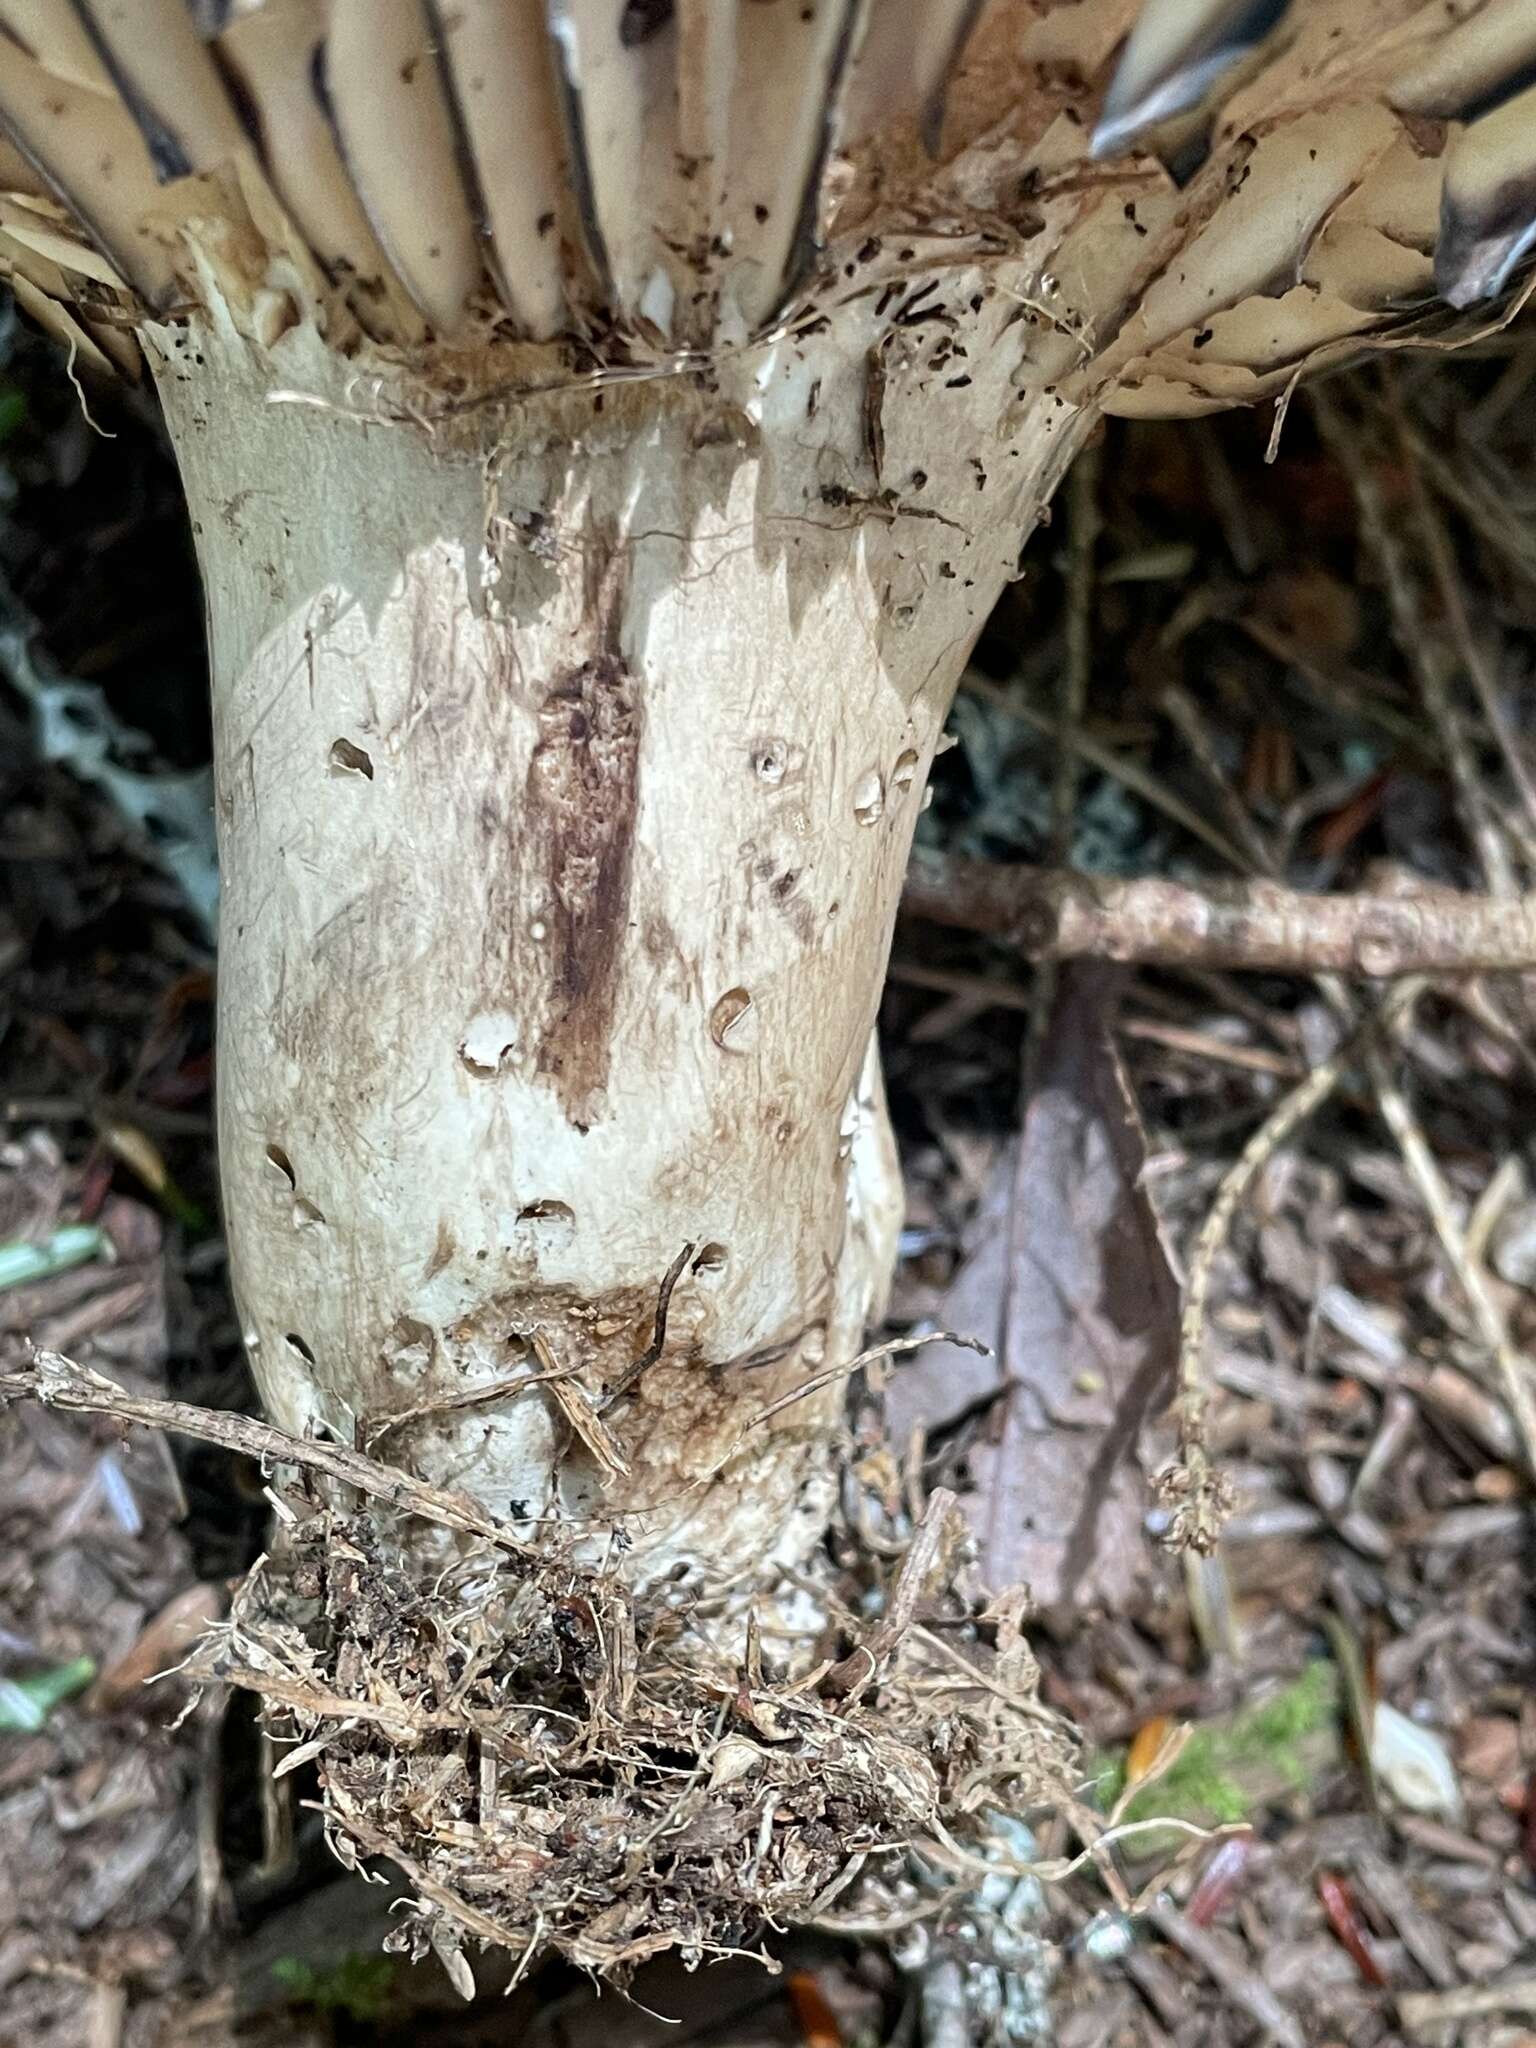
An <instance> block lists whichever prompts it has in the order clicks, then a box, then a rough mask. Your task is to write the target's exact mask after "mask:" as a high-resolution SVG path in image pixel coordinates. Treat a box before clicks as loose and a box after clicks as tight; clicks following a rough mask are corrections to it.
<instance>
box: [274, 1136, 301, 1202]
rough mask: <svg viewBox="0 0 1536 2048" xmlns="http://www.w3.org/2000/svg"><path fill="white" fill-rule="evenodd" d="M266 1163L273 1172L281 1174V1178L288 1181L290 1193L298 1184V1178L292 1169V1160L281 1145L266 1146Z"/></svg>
mask: <svg viewBox="0 0 1536 2048" xmlns="http://www.w3.org/2000/svg"><path fill="white" fill-rule="evenodd" d="M267 1164H268V1166H270V1167H272V1168H273V1169H274V1171H275V1172H277V1173H280V1174H281V1175H282V1176H283V1179H284V1180H285V1181H287V1183H288V1191H289V1193H290V1194H291V1193H292V1192H293V1190H294V1189H295V1188H296V1187H297V1186H298V1184H299V1179H298V1175H297V1174H296V1173H295V1172H294V1170H293V1161H292V1160H291V1159H290V1158H289V1157H288V1154H287V1153H286V1152H285V1151H284V1150H283V1148H282V1146H281V1145H269V1146H268V1147H267Z"/></svg>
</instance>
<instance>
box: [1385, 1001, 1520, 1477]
mask: <svg viewBox="0 0 1536 2048" xmlns="http://www.w3.org/2000/svg"><path fill="white" fill-rule="evenodd" d="M1405 985H1406V984H1405ZM1365 1064H1366V1069H1367V1071H1368V1073H1369V1074H1370V1077H1371V1085H1372V1087H1373V1088H1374V1089H1375V1091H1376V1101H1377V1106H1378V1107H1379V1109H1380V1111H1381V1116H1382V1121H1383V1122H1384V1123H1385V1124H1386V1126H1387V1129H1388V1130H1389V1131H1390V1132H1391V1133H1392V1136H1393V1137H1394V1138H1395V1139H1396V1141H1397V1148H1398V1150H1399V1151H1400V1152H1401V1153H1402V1155H1403V1164H1404V1166H1406V1167H1407V1169H1408V1173H1409V1176H1410V1178H1411V1179H1412V1181H1413V1184H1414V1186H1415V1187H1416V1188H1417V1189H1418V1191H1419V1199H1420V1200H1421V1201H1422V1202H1423V1204H1424V1207H1425V1209H1426V1210H1427V1211H1428V1214H1429V1220H1430V1222H1431V1224H1432V1225H1433V1226H1434V1231H1435V1235H1436V1237H1438V1238H1439V1240H1440V1248H1441V1250H1442V1251H1443V1252H1444V1253H1445V1259H1446V1264H1447V1265H1448V1266H1449V1267H1450V1269H1451V1271H1452V1273H1453V1274H1454V1275H1455V1276H1456V1280H1457V1283H1458V1284H1459V1286H1460V1288H1461V1291H1462V1293H1463V1294H1464V1295H1465V1296H1466V1298H1467V1301H1468V1303H1469V1304H1470V1306H1471V1309H1472V1315H1473V1319H1474V1320H1475V1322H1476V1324H1477V1331H1478V1335H1479V1336H1480V1337H1481V1338H1482V1341H1483V1342H1484V1344H1486V1345H1487V1347H1488V1349H1489V1351H1490V1352H1491V1353H1492V1354H1493V1362H1494V1364H1495V1366H1496V1367H1497V1368H1498V1373H1499V1378H1500V1380H1501V1382H1502V1383H1503V1387H1504V1395H1505V1399H1506V1400H1507V1401H1508V1402H1509V1408H1510V1413H1511V1414H1512V1415H1513V1417H1514V1419H1515V1427H1516V1428H1517V1429H1518V1431H1519V1433H1520V1447H1521V1450H1522V1452H1523V1454H1524V1463H1525V1469H1526V1472H1527V1474H1528V1475H1532V1476H1536V1397H1533V1395H1532V1391H1531V1386H1530V1382H1529V1379H1528V1378H1527V1376H1526V1373H1525V1370H1524V1367H1523V1365H1522V1362H1521V1360H1520V1358H1519V1356H1518V1354H1517V1353H1516V1351H1515V1350H1514V1347H1513V1346H1512V1345H1511V1343H1510V1341H1509V1333H1508V1331H1507V1329H1506V1328H1505V1324H1504V1318H1503V1316H1502V1314H1501V1313H1500V1311H1499V1307H1498V1304H1497V1302H1495V1300H1494V1298H1493V1295H1492V1293H1491V1292H1490V1290H1489V1287H1488V1278H1487V1275H1486V1273H1485V1272H1484V1270H1483V1268H1482V1266H1481V1265H1480V1264H1479V1263H1478V1261H1477V1260H1476V1259H1475V1258H1473V1256H1472V1254H1471V1253H1470V1252H1469V1251H1468V1249H1467V1241H1466V1238H1465V1236H1464V1234H1463V1232H1462V1228H1461V1224H1460V1221H1459V1220H1458V1218H1457V1215H1456V1205H1455V1202H1454V1200H1453V1198H1452V1195H1451V1191H1450V1189H1449V1188H1448V1187H1447V1186H1446V1184H1445V1179H1444V1176H1443V1175H1442V1174H1441V1171H1440V1167H1439V1165H1438V1163H1437V1161H1436V1159H1435V1155H1434V1154H1433V1152H1431V1151H1430V1149H1429V1141H1428V1140H1427V1139H1426V1137H1425V1136H1424V1132H1423V1128H1422V1126H1421V1125H1420V1123H1419V1120H1418V1118H1417V1117H1416V1116H1415V1115H1414V1113H1413V1110H1412V1109H1411V1107H1410V1106H1409V1103H1408V1098H1407V1096H1406V1095H1404V1093H1403V1091H1402V1089H1401V1088H1400V1087H1399V1086H1398V1084H1397V1078H1396V1076H1395V1075H1394V1074H1393V1072H1392V1068H1391V1065H1390V1063H1389V1061H1388V1059H1387V1056H1386V1054H1385V1053H1384V1052H1383V1050H1382V1048H1381V1046H1380V1045H1379V1044H1370V1045H1367V1047H1366V1049H1365Z"/></svg>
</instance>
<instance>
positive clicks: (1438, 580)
mask: <svg viewBox="0 0 1536 2048" xmlns="http://www.w3.org/2000/svg"><path fill="white" fill-rule="evenodd" d="M1382 382H1383V384H1384V386H1385V388H1386V392H1387V409H1388V411H1389V412H1390V414H1391V416H1392V422H1393V425H1394V426H1395V427H1396V429H1397V440H1398V446H1399V447H1400V448H1401V449H1402V452H1403V463H1404V467H1405V468H1406V470H1407V472H1408V488H1409V491H1410V492H1411V494H1412V497H1413V509H1414V513H1415V515H1416V517H1417V519H1418V525H1419V531H1420V533H1421V534H1422V536H1423V540H1424V552H1425V554H1426V555H1427V556H1428V557H1429V566H1430V571H1431V573H1432V575H1433V576H1434V579H1435V588H1436V589H1437V590H1438V591H1439V593H1440V602H1441V604H1442V605H1443V606H1444V608H1445V616H1446V620H1447V622H1448V623H1449V625H1450V629H1451V638H1452V639H1453V640H1454V641H1455V643H1456V649H1457V652H1458V653H1459V654H1460V656H1461V661H1462V666H1463V667H1464V668H1465V669H1466V671H1467V674H1468V675H1469V676H1470V677H1471V678H1472V687H1473V689H1474V690H1475V691H1476V692H1477V701H1478V703H1479V704H1481V706H1482V707H1483V717H1484V718H1485V719H1486V720H1487V721H1488V730H1489V732H1490V733H1492V735H1493V737H1494V739H1495V741H1496V742H1497V744H1498V748H1499V752H1500V753H1501V754H1502V755H1503V757H1504V765H1505V767H1506V768H1507V769H1508V770H1509V774H1510V779H1511V781H1512V782H1513V783H1514V785H1515V788H1516V790H1517V792H1518V793H1519V797H1520V801H1521V803H1522V804H1523V805H1524V807H1525V818H1526V830H1525V837H1526V839H1527V842H1528V839H1529V833H1530V831H1531V829H1532V828H1533V827H1536V780H1533V779H1532V776H1531V771H1530V768H1529V767H1528V766H1527V764H1526V760H1525V756H1524V755H1523V754H1522V753H1521V751H1520V747H1519V744H1518V742H1517V741H1516V738H1515V735H1514V733H1513V732H1512V731H1511V730H1510V724H1509V720H1508V718H1507V717H1506V716H1505V712H1504V706H1503V705H1502V704H1501V703H1500V701H1499V693H1498V689H1497V687H1496V685H1495V683H1494V680H1493V676H1492V674H1491V673H1490V672H1489V667H1488V660H1487V656H1486V654H1485V652H1484V649H1483V646H1482V644H1481V642H1480V641H1479V640H1478V637H1477V635H1476V634H1475V633H1474V632H1473V630H1472V621H1471V620H1470V619H1469V618H1468V616H1467V605H1466V599H1465V598H1464V597H1463V596H1462V590H1461V578H1460V577H1459V576H1458V575H1457V573H1456V563H1455V559H1454V557H1453V556H1452V553H1451V544H1450V541H1449V539H1448V538H1447V536H1446V531H1445V526H1444V523H1443V521H1442V520H1441V519H1440V518H1439V517H1438V515H1437V513H1436V510H1435V507H1434V505H1433V504H1432V503H1431V501H1430V496H1429V491H1428V489H1427V488H1426V486H1425V482H1424V475H1423V472H1422V470H1421V469H1420V467H1419V464H1418V462H1417V460H1416V459H1415V450H1414V446H1413V443H1412V442H1411V441H1410V440H1409V438H1408V434H1407V430H1406V425H1405V422H1404V418H1403V409H1402V404H1401V402H1400V400H1399V398H1398V394H1397V390H1396V386H1395V384H1394V383H1393V381H1392V379H1391V377H1390V376H1388V375H1384V376H1383V379H1382Z"/></svg>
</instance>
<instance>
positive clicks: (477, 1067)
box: [458, 1010, 519, 1081]
mask: <svg viewBox="0 0 1536 2048" xmlns="http://www.w3.org/2000/svg"><path fill="white" fill-rule="evenodd" d="M518 1037H519V1033H518V1026H517V1019H516V1018H515V1017H513V1016H511V1015H509V1014H508V1012H506V1011H505V1010H485V1011H482V1012H481V1013H480V1015H479V1016H477V1017H471V1018H470V1020H469V1022H468V1024H466V1025H465V1027H464V1035H463V1037H462V1038H460V1040H459V1046H458V1051H459V1060H460V1063H461V1064H462V1065H463V1066H464V1068H465V1069H466V1070H467V1071H468V1072H469V1073H471V1074H473V1075H474V1076H475V1078H476V1080H478V1081H490V1080H494V1079H495V1077H496V1076H497V1075H498V1074H499V1073H501V1072H502V1071H503V1069H504V1068H506V1067H508V1066H509V1065H510V1064H511V1062H512V1060H513V1059H514V1058H515V1057H516V1054H517V1045H518Z"/></svg>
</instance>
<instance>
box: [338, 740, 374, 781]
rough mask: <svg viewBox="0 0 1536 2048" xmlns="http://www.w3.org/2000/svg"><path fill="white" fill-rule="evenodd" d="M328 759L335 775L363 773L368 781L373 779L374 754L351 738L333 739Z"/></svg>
mask: <svg viewBox="0 0 1536 2048" xmlns="http://www.w3.org/2000/svg"><path fill="white" fill-rule="evenodd" d="M326 759H327V761H328V762H329V764H330V771H331V773H332V774H333V775H361V776H362V777H363V778H364V779H365V780H366V781H368V782H372V780H373V756H372V755H371V754H370V753H368V752H366V751H365V750H364V749H363V748H362V747H359V746H356V745H354V743H353V742H352V741H351V740H345V739H343V740H332V741H331V751H330V753H329V754H328V755H327V756H326Z"/></svg>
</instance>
